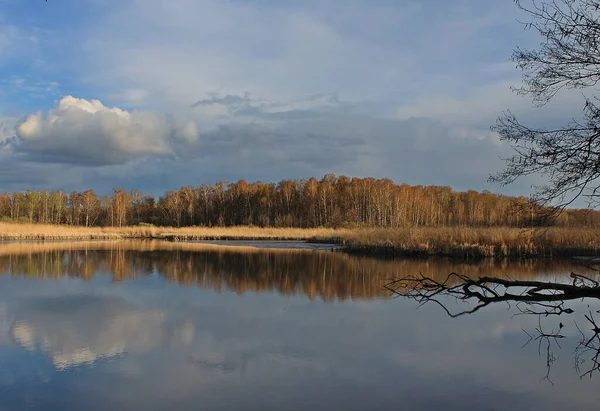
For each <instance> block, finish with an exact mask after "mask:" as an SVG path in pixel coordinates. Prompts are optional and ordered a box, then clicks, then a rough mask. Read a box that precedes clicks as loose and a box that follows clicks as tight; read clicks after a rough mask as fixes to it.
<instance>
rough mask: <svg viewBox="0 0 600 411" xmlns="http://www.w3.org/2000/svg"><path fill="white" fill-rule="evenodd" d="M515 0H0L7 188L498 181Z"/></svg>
mask: <svg viewBox="0 0 600 411" xmlns="http://www.w3.org/2000/svg"><path fill="white" fill-rule="evenodd" d="M525 18H526V16H525V15H524V14H523V13H522V12H519V10H518V9H517V8H516V7H515V5H514V3H513V1H512V0H493V1H492V0H485V1H482V0H453V1H447V0H421V1H404V0H378V1H373V0H364V1H362V0H318V1H317V0H315V1H313V0H302V1H291V0H290V1H288V0H277V1H276V0H245V1H242V0H168V1H167V0H49V1H48V2H44V1H43V0H35V1H19V0H0V191H2V192H5V191H16V190H26V189H51V190H54V189H59V188H62V189H65V190H68V191H70V190H84V189H88V188H93V189H95V190H97V191H99V192H100V193H109V192H110V191H111V190H112V188H115V187H123V188H126V189H133V188H136V189H139V190H141V191H142V192H145V193H151V194H156V195H159V194H161V193H162V192H163V191H164V190H166V189H174V188H179V187H181V186H184V185H194V186H198V185H200V184H203V183H214V182H216V181H237V180H239V179H245V180H247V181H256V180H261V181H279V180H281V179H285V178H307V177H311V176H317V177H320V176H322V175H324V174H326V173H335V174H344V175H348V176H357V177H366V176H371V177H377V178H382V177H387V178H391V179H392V180H394V181H395V182H397V183H408V184H421V185H447V186H450V187H452V188H454V189H456V190H461V191H462V190H468V189H476V190H491V191H493V192H501V193H505V194H511V195H528V194H529V193H530V192H531V184H534V183H536V181H539V180H536V178H530V179H528V180H522V181H518V182H516V183H514V184H512V185H510V186H508V187H500V186H498V185H495V184H491V183H488V182H487V179H488V176H489V175H490V174H493V173H496V172H498V171H500V170H501V169H502V168H503V165H504V162H503V160H502V159H501V158H502V157H507V156H509V155H510V154H511V153H512V151H511V148H510V147H509V146H507V144H506V143H504V142H501V141H499V139H498V137H497V135H496V134H495V133H494V132H492V131H490V126H491V125H493V124H494V122H495V120H496V118H497V117H498V116H499V115H500V114H501V113H502V112H503V111H504V110H507V109H510V110H512V111H513V112H514V113H515V114H517V115H518V116H519V117H520V118H521V119H523V120H524V121H525V122H529V124H532V125H536V124H543V125H549V124H553V123H555V122H560V121H563V122H564V121H568V120H569V119H570V118H571V117H573V116H574V115H576V113H577V110H580V109H581V106H582V102H581V101H580V100H581V99H577V97H578V96H577V95H564V96H558V98H555V99H554V100H553V101H552V102H551V103H550V104H548V105H546V106H545V107H543V108H536V107H534V106H533V104H532V102H531V99H530V98H527V97H523V96H518V95H516V94H515V93H513V92H512V91H511V89H510V87H511V86H519V85H520V80H521V72H520V71H519V70H518V69H516V68H515V64H514V63H512V62H511V61H510V57H511V53H512V50H513V49H514V48H515V47H517V46H520V47H524V48H536V47H537V46H538V45H539V43H540V39H539V38H538V37H537V35H536V34H535V33H533V32H530V31H527V30H524V28H523V25H522V24H521V23H519V21H523V20H524V19H525Z"/></svg>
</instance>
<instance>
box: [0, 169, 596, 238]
mask: <svg viewBox="0 0 600 411" xmlns="http://www.w3.org/2000/svg"><path fill="white" fill-rule="evenodd" d="M539 211H540V208H539V207H537V206H536V205H535V204H532V203H530V202H529V201H528V200H527V199H526V198H523V197H519V198H517V197H508V196H502V195H496V194H492V193H490V192H476V191H467V192H455V191H453V190H452V189H451V188H449V187H440V186H428V187H423V186H409V185H406V184H402V185H398V184H395V183H393V182H392V181H391V180H389V179H374V178H349V177H345V176H335V175H332V174H328V175H326V176H324V177H323V178H322V179H320V180H317V179H315V178H310V179H307V180H282V181H280V182H279V183H276V184H275V183H262V182H260V181H259V182H255V183H251V184H249V183H247V182H246V181H244V180H240V181H238V182H237V183H225V182H218V183H216V184H210V185H207V184H205V185H201V186H199V187H192V186H188V187H182V188H180V189H179V190H170V191H167V192H165V193H164V194H163V195H162V196H160V197H159V198H158V199H156V198H155V197H153V196H150V195H142V194H141V193H140V192H139V191H137V190H133V191H131V192H128V191H125V190H123V189H115V190H114V191H113V193H112V195H110V196H98V195H97V194H96V193H95V192H94V191H92V190H86V191H83V192H78V191H73V192H71V193H66V192H64V191H61V190H59V191H55V192H48V191H33V190H29V191H27V192H16V193H5V194H0V219H4V220H6V221H18V222H28V223H42V224H65V225H70V226H85V227H91V226H98V227H125V226H132V225H140V224H141V225H144V224H151V225H155V226H173V227H185V226H206V227H215V226H217V227H224V226H239V225H246V226H259V227H298V228H310V227H344V226H345V227H386V228H399V227H439V226H470V227H493V226H507V227H522V226H527V225H529V224H531V223H532V222H533V221H534V220H535V219H536V215H537V214H538V212H539ZM599 222H600V213H598V212H595V211H589V210H567V211H566V212H565V213H563V214H561V215H560V216H558V217H557V218H555V219H553V220H551V221H548V222H547V223H546V224H549V225H557V226H578V227H581V226H593V225H596V226H597V225H598V223H599Z"/></svg>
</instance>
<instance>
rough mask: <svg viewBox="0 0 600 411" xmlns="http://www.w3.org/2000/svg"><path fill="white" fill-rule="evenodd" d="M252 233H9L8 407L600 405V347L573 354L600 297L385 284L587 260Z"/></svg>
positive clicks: (0, 310) (550, 276)
mask: <svg viewBox="0 0 600 411" xmlns="http://www.w3.org/2000/svg"><path fill="white" fill-rule="evenodd" d="M251 245H253V244H252V243H244V244H242V246H240V247H222V246H219V245H214V244H189V243H169V242H159V241H120V242H80V243H69V242H64V243H46V244H40V243H19V244H17V243H4V244H0V410H2V411H3V410H45V411H47V410H81V409H86V410H163V409H170V410H177V411H180V410H200V409H201V410H257V411H259V410H398V409H408V410H440V409H444V410H465V409H473V410H538V409H539V410H580V409H581V410H588V409H595V408H596V407H597V404H598V400H599V399H600V391H599V390H598V378H599V376H596V375H595V374H592V378H589V376H586V377H585V378H580V377H581V376H582V375H583V374H585V372H586V370H587V367H592V365H593V363H592V357H593V356H591V355H590V356H588V357H585V355H586V354H585V353H584V355H583V357H582V356H576V355H574V352H575V351H574V347H576V346H577V343H578V341H579V340H580V338H581V336H580V333H579V330H578V329H577V327H575V325H574V322H576V321H577V322H578V324H579V326H580V327H581V325H585V324H584V323H582V322H581V315H583V314H584V313H587V312H589V313H590V314H593V315H596V313H595V310H597V309H598V308H599V307H598V304H597V302H596V301H577V302H574V303H572V304H570V306H572V307H574V308H577V310H576V313H575V314H574V315H577V314H581V315H579V316H571V317H569V316H567V317H563V316H561V317H560V318H558V317H542V318H540V317H538V316H534V315H516V316H515V314H518V313H519V311H516V310H515V307H514V306H512V305H511V306H508V305H507V304H499V305H491V306H488V307H486V308H485V309H483V310H481V311H479V312H477V313H476V314H473V315H467V316H462V317H459V318H455V319H453V318H450V317H448V316H447V315H446V313H445V312H444V311H443V309H442V308H441V307H439V306H438V305H436V304H426V305H424V306H422V307H420V308H418V304H417V303H416V302H415V301H413V300H410V299H405V298H392V297H391V295H390V292H389V291H387V290H386V289H385V288H384V287H383V286H384V285H385V284H386V283H387V282H388V281H389V279H392V278H397V277H402V276H405V275H408V274H416V273H423V274H427V275H428V276H431V277H434V278H440V279H442V278H444V277H445V276H446V275H447V274H448V273H450V272H452V271H455V272H459V273H462V274H466V275H469V276H473V277H477V276H482V275H496V276H503V277H508V278H523V279H541V280H553V281H563V280H566V278H567V276H568V275H569V273H570V272H572V271H576V272H580V273H587V274H589V273H590V271H589V270H587V269H585V268H582V267H580V266H578V265H575V263H570V262H552V261H522V262H491V261H485V262H478V263H475V262H473V263H468V262H456V261H454V262H453V261H450V260H440V259H437V260H436V259H430V260H395V261H385V260H376V259H371V258H367V257H354V256H349V255H346V254H344V253H340V252H331V251H322V250H294V249H286V250H281V249H275V248H270V249H258V248H255V247H251ZM444 303H445V304H447V305H448V306H450V307H454V306H462V305H464V303H460V304H459V303H456V302H455V301H453V300H452V301H451V300H448V301H444ZM598 316H599V317H600V314H599V315H598ZM559 320H560V321H562V322H563V323H564V332H563V334H564V338H563V339H561V340H560V341H559V344H560V345H558V344H556V343H554V342H551V345H550V350H547V347H546V344H545V342H544V341H541V340H535V339H534V340H533V341H530V342H529V343H528V344H526V343H527V342H528V339H529V337H528V335H527V333H526V332H529V333H530V334H531V333H532V332H533V330H535V328H536V327H543V328H544V329H553V328H555V327H557V326H558V323H559ZM532 335H534V336H535V334H532ZM549 354H551V356H550V355H549ZM588 354H589V353H588ZM592 354H593V353H592ZM549 359H550V360H551V361H549ZM581 360H584V362H583V363H582V362H581ZM548 365H550V367H549V366H548ZM576 365H578V367H576Z"/></svg>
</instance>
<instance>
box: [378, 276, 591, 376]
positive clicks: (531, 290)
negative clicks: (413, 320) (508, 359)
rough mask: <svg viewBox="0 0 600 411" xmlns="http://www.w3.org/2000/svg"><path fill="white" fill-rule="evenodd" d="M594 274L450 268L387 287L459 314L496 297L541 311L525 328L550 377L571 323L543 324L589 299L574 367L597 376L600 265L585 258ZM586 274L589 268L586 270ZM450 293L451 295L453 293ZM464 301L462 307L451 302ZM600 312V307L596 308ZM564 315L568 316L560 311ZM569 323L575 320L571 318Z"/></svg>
mask: <svg viewBox="0 0 600 411" xmlns="http://www.w3.org/2000/svg"><path fill="white" fill-rule="evenodd" d="M583 265H584V266H585V268H586V269H587V271H590V272H592V273H593V274H592V275H583V274H576V273H573V272H572V273H571V274H570V276H569V277H567V278H568V281H540V280H537V279H522V278H520V279H509V278H499V277H493V276H480V277H473V276H469V275H464V274H457V273H456V272H451V273H450V274H448V275H447V276H446V277H444V278H441V279H440V278H436V277H429V276H425V275H423V274H420V275H416V276H415V275H411V276H406V277H402V278H399V279H395V280H393V281H391V282H389V283H388V284H386V285H385V288H386V289H388V290H389V291H391V292H392V294H393V295H395V296H398V297H407V298H411V299H414V300H416V301H417V302H418V303H419V305H423V304H427V303H435V304H437V305H439V306H440V307H441V308H442V309H443V310H444V311H445V312H446V313H447V314H448V315H449V316H450V317H452V318H456V317H460V316H463V315H467V314H475V313H477V312H479V311H480V310H482V309H484V308H485V307H488V306H490V305H493V304H496V303H507V304H509V305H511V304H512V305H514V306H515V307H516V309H517V310H518V314H530V315H536V316H538V326H537V327H536V328H535V330H534V332H528V331H525V330H524V331H525V333H526V334H527V335H528V336H529V340H528V341H527V342H526V343H525V345H528V344H529V343H532V342H534V343H536V344H537V348H538V352H539V354H540V356H543V358H544V359H545V362H546V374H545V376H544V379H545V380H548V381H550V382H552V381H551V379H550V371H551V368H552V365H553V364H554V363H555V362H556V360H557V357H556V356H555V355H554V349H555V348H559V349H560V348H562V347H561V344H560V341H561V340H562V339H564V338H565V333H564V330H565V328H566V327H567V326H565V324H563V321H564V322H565V323H566V321H565V320H562V321H560V322H559V323H558V325H556V326H555V327H554V328H551V329H549V328H548V327H547V326H546V327H545V326H544V325H543V322H544V319H545V318H547V317H560V316H567V315H573V314H575V313H576V311H575V310H574V309H573V308H572V306H571V304H568V303H569V302H573V301H577V300H580V301H583V302H587V303H588V304H587V309H586V311H587V312H584V313H583V317H582V318H580V319H579V320H580V321H579V323H581V322H582V321H581V320H584V321H583V323H585V327H584V326H581V327H580V324H578V321H575V322H574V323H573V324H574V326H575V327H576V328H577V332H578V334H579V341H578V343H577V345H576V347H575V349H574V355H575V369H576V370H577V371H578V372H579V373H580V375H581V377H582V378H583V377H590V378H591V377H592V376H593V375H594V374H595V373H597V372H600V326H599V323H598V322H597V320H596V318H595V317H594V311H593V310H592V309H591V308H590V307H591V306H592V304H594V303H596V304H597V302H598V299H600V282H599V281H598V274H597V272H598V270H596V269H595V267H593V266H592V265H590V264H583ZM586 274H587V273H586ZM448 298H450V300H449V299H448ZM452 301H454V302H462V303H465V304H466V305H460V306H459V307H460V308H456V306H454V305H452ZM595 313H600V310H597V311H595ZM560 318H561V319H562V318H563V317H560ZM568 324H570V323H568Z"/></svg>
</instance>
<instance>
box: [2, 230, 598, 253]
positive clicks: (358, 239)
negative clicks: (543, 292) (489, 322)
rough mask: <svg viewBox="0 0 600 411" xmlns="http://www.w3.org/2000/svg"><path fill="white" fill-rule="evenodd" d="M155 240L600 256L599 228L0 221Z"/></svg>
mask: <svg viewBox="0 0 600 411" xmlns="http://www.w3.org/2000/svg"><path fill="white" fill-rule="evenodd" d="M119 239H159V240H167V241H199V240H304V241H308V242H323V243H331V244H336V245H339V246H341V249H342V250H343V251H346V252H348V253H354V254H363V255H380V256H412V257H429V256H448V257H461V258H507V257H509V258H540V257H573V256H599V255H600V229H594V228H577V229H575V228H562V227H560V228H559V227H556V228H555V227H551V228H545V229H537V230H524V229H518V228H508V227H489V228H488V227H462V226H461V227H406V228H393V229H384V228H353V229H349V228H340V229H334V228H307V229H304V228H261V227H249V226H238V227H183V228H176V227H154V226H134V227H75V226H64V225H60V226H59V225H42V224H15V223H0V240H2V241H32V240H34V241H54V240H119ZM0 247H1V245H0Z"/></svg>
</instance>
